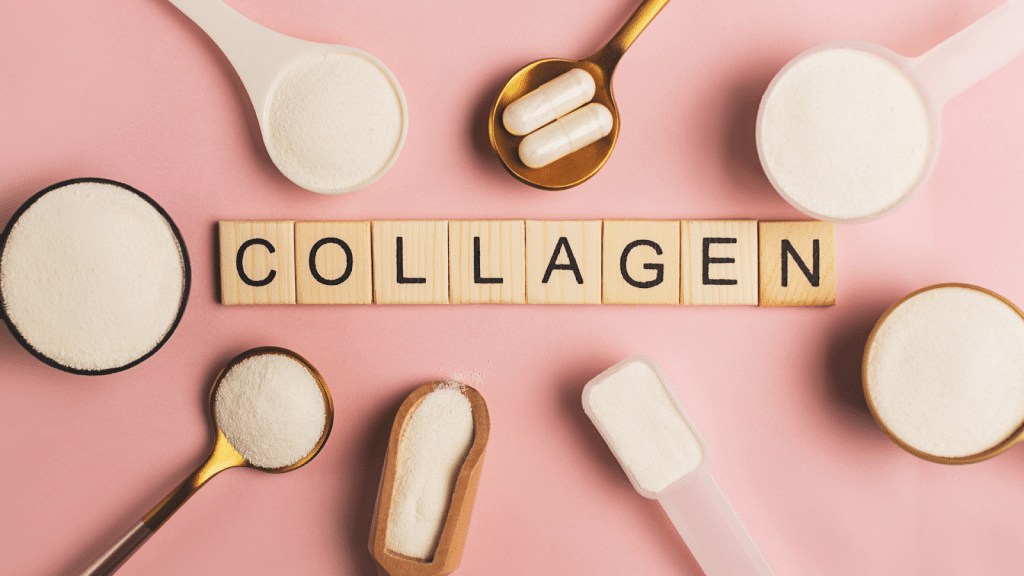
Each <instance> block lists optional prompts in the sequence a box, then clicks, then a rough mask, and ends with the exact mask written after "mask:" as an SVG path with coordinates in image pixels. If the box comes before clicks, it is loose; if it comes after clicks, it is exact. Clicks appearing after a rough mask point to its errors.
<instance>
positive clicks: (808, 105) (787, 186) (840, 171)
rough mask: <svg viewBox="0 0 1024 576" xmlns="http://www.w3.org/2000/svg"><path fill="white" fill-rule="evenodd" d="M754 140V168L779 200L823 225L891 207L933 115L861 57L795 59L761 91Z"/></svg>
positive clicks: (919, 164)
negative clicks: (757, 156)
mask: <svg viewBox="0 0 1024 576" xmlns="http://www.w3.org/2000/svg"><path fill="white" fill-rule="evenodd" d="M757 133H758V134H757V140H758V153H759V154H760V156H761V162H762V164H763V165H764V168H765V172H766V173H767V174H768V175H769V178H771V179H772V180H773V182H772V183H773V184H774V185H775V187H776V188H777V189H778V191H779V192H780V193H781V194H782V196H783V197H784V198H786V199H787V200H789V201H790V202H791V203H793V204H794V205H796V206H797V207H799V208H800V209H802V210H804V211H805V212H808V213H810V214H813V215H815V216H816V217H820V218H825V219H829V220H857V219H863V218H869V217H872V216H875V215H877V214H879V213H882V212H884V211H886V210H888V209H889V208H891V207H893V206H894V205H896V204H897V203H899V202H900V201H901V200H902V199H904V198H905V197H906V196H907V195H908V194H909V193H910V192H911V191H912V190H913V189H914V188H915V186H916V185H917V183H918V181H919V180H921V178H922V177H923V176H924V175H925V172H926V170H927V168H928V163H929V160H930V158H931V146H932V126H931V118H930V115H929V110H928V107H927V105H926V103H925V101H924V99H923V97H922V96H921V94H920V92H919V91H918V89H917V87H916V86H915V84H914V82H913V81H912V80H911V78H910V77H909V76H907V74H906V72H904V71H903V70H901V69H900V68H899V67H898V66H896V64H894V63H893V62H891V61H890V60H888V59H886V58H883V57H882V56H879V55H878V54H874V53H871V52H867V51H864V50H855V49H850V48H834V49H825V50H819V51H816V52H813V53H809V54H808V55H806V56H804V57H801V58H797V59H795V60H794V62H793V63H791V64H790V65H789V66H787V67H786V68H784V69H783V70H782V71H781V72H780V73H779V75H778V76H777V77H776V79H775V80H774V81H773V82H772V85H771V86H770V87H769V89H768V91H767V92H766V93H765V96H764V100H763V102H762V103H761V111H760V114H759V117H758V125H757Z"/></svg>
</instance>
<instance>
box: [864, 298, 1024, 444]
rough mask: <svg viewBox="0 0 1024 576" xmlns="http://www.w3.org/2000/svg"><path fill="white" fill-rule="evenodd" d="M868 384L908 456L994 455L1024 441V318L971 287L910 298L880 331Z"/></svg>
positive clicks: (873, 404)
mask: <svg viewBox="0 0 1024 576" xmlns="http://www.w3.org/2000/svg"><path fill="white" fill-rule="evenodd" d="M862 378H863V384H864V395H865V397H866V399H867V403H868V407H869V408H870V409H871V413H872V415H873V416H874V417H875V420H876V421H877V422H878V425H879V426H880V427H881V428H882V430H883V431H885V433H886V434H888V435H889V437H890V438H892V440H893V441H895V442H896V444H898V445H899V446H900V447H902V448H904V449H905V450H907V451H908V452H910V453H911V454H914V455H915V456H918V457H920V458H924V459H925V460H929V461H932V462H938V463H942V464H968V463H972V462H979V461H981V460H985V459H987V458H991V457H992V456H995V455H996V454H999V453H1001V452H1003V451H1004V450H1006V449H1008V448H1010V447H1011V446H1013V445H1014V444H1016V443H1018V442H1020V441H1022V440H1024V313H1022V312H1021V311H1020V309H1018V308H1017V307H1016V306H1014V305H1013V304H1012V303H1011V302H1010V301H1008V300H1006V299H1005V298H1003V297H1002V296H999V295H998V294H996V293H994V292H991V291H989V290H986V289H984V288H979V287H977V286H972V285H970V284H939V285H935V286H930V287H927V288H924V289H921V290H918V291H916V292H913V293H911V294H909V295H908V296H906V297H904V298H903V299H901V300H900V301H898V302H896V303H895V304H893V306H892V307H890V308H889V310H888V311H886V312H885V313H884V314H883V315H882V317H881V318H880V319H879V320H878V323H877V324H876V325H875V328H874V330H873V331H872V332H871V335H870V336H869V337H868V342H867V346H866V347H865V350H864V363H863V369H862Z"/></svg>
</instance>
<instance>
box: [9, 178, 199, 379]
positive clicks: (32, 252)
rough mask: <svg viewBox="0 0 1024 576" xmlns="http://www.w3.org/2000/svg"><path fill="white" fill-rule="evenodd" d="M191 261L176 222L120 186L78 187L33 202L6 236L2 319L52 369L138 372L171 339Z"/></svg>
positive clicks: (54, 189)
mask: <svg viewBox="0 0 1024 576" xmlns="http://www.w3.org/2000/svg"><path fill="white" fill-rule="evenodd" d="M189 283H190V274H189V260H188V254H187V252H186V250H185V243H184V241H183V240H182V238H181V234H180V233H179V232H178V229H177V228H176V227H175V225H174V223H173V222H171V219H170V217H169V216H168V215H167V213H166V212H164V210H163V209H162V208H160V206H158V205H157V204H156V202H154V201H153V200H152V199H150V198H149V197H148V196H146V195H145V194H143V193H141V192H139V191H138V190H135V189H134V188H131V187H130V186H127V185H125V184H121V183H118V182H113V181H110V180H101V179H76V180H68V181H65V182H61V183H58V184H55V185H53V186H50V187H49V188H46V189H45V190H43V191H41V192H39V193H38V194H36V195H34V196H33V197H32V198H30V199H29V200H28V201H27V202H25V203H24V204H23V205H22V206H21V208H19V209H18V211H17V212H16V213H15V214H14V216H13V217H12V218H11V221H10V222H9V223H8V225H7V227H6V228H5V229H4V231H3V234H2V235H0V312H2V317H3V319H4V321H5V322H6V324H7V326H8V327H9V328H10V330H11V332H12V333H13V334H14V336H15V338H16V339H17V340H18V341H19V342H20V343H21V344H22V345H23V346H24V347H25V348H26V349H28V350H29V351H30V352H31V353H32V354H33V355H35V356H36V357H38V358H39V359H40V360H42V361H43V362H45V363H47V364H49V365H51V366H54V367H57V368H60V369H62V370H65V371H67V372H71V373H75V374H107V373H111V372H117V371H119V370H123V369H125V368H129V367H131V366H134V365H136V364H138V363H139V362H141V361H143V360H145V359H146V358H148V357H149V356H151V355H152V354H153V353H154V352H156V350H157V349H159V348H160V346H162V345H163V343H164V342H166V341H167V339H168V338H169V337H170V335H171V333H172V332H173V331H174V328H175V327H176V326H177V324H178V322H179V321H180V320H181V316H182V314H183V313H184V310H185V302H186V301H187V300H188V292H189Z"/></svg>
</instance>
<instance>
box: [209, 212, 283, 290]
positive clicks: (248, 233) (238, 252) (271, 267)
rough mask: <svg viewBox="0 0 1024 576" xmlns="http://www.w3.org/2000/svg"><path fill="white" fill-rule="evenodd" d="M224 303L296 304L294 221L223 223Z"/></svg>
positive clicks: (221, 266) (221, 261) (221, 239)
mask: <svg viewBox="0 0 1024 576" xmlns="http://www.w3.org/2000/svg"><path fill="white" fill-rule="evenodd" d="M219 229H220V300H221V302H222V303H223V304H295V249H294V247H293V242H294V240H295V234H294V229H295V228H294V222H292V221H290V220H288V221H276V222H220V223H219Z"/></svg>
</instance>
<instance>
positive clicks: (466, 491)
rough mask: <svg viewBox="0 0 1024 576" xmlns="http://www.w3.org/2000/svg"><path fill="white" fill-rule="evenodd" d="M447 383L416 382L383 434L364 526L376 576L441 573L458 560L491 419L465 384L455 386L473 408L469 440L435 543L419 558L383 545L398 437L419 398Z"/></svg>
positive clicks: (476, 394) (481, 401)
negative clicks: (372, 506) (380, 466)
mask: <svg viewBox="0 0 1024 576" xmlns="http://www.w3.org/2000/svg"><path fill="white" fill-rule="evenodd" d="M450 385H451V383H450V382H431V383H430V384H424V385H422V386H420V387H419V388H417V389H415V390H413V392H412V393H411V394H409V396H408V397H407V398H406V399H405V401H404V402H402V406H401V407H400V408H399V409H398V414H397V415H396V416H395V423H394V425H393V426H392V428H391V437H390V439H389V440H388V451H387V457H386V459H385V462H384V475H383V477H382V478H381V484H380V490H379V491H378V493H377V507H376V512H375V514H374V518H373V525H372V527H371V529H370V553H371V554H373V557H374V559H375V560H377V565H378V570H379V572H380V575H381V576H444V575H446V574H451V573H452V572H453V571H454V570H455V569H456V568H458V567H459V562H460V561H461V560H462V548H463V546H464V545H465V543H466V533H467V531H468V530H469V517H470V515H471V514H472V512H473V501H474V500H475V499H476V487H477V484H479V482H480V469H481V468H482V465H483V460H484V449H485V448H486V447H487V438H488V436H489V435H490V430H491V420H490V416H489V415H488V413H487V404H486V403H484V399H483V397H482V396H481V395H480V393H479V392H477V391H476V390H475V389H473V388H472V387H470V386H465V385H460V386H461V392H462V393H463V394H464V395H465V396H466V398H468V399H469V403H470V406H471V408H472V411H473V443H472V444H471V445H470V448H469V452H468V453H467V454H466V459H465V461H464V462H463V463H462V469H461V470H460V471H459V474H458V477H457V478H456V480H455V485H454V487H453V490H452V497H451V503H450V504H449V505H448V512H447V515H446V516H445V520H444V528H443V529H442V531H441V537H440V539H439V541H438V544H437V549H436V550H435V551H434V555H433V557H432V558H431V559H430V560H420V559H418V558H411V557H408V556H404V555H402V554H399V553H396V552H393V551H391V550H389V549H388V546H387V532H388V520H389V518H390V517H391V506H392V501H393V498H394V492H395V480H396V476H397V472H398V444H399V442H400V441H401V439H402V433H403V431H404V430H405V427H406V424H407V423H408V422H409V419H410V418H411V417H412V415H413V413H414V412H415V411H416V408H417V407H418V406H419V404H420V402H421V401H422V400H423V398H424V397H425V396H426V395H427V394H430V393H431V392H433V391H434V390H435V389H437V388H438V387H440V386H450Z"/></svg>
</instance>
